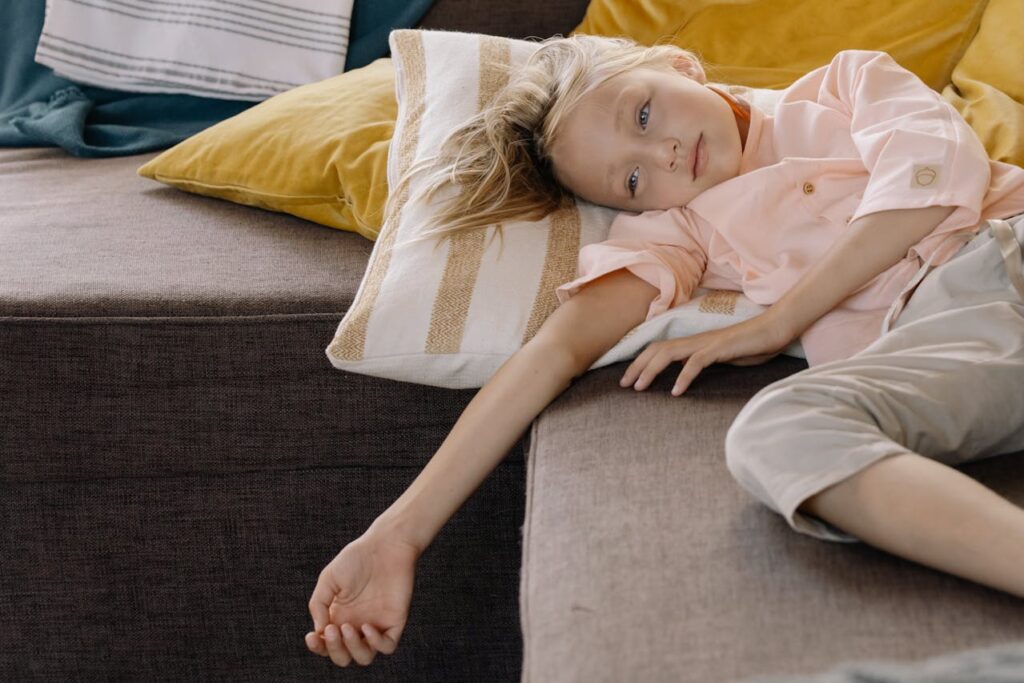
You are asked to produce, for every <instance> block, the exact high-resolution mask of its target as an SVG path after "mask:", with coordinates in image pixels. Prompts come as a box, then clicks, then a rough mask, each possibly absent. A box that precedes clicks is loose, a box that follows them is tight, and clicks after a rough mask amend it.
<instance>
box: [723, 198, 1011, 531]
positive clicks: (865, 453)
mask: <svg viewBox="0 0 1024 683" xmlns="http://www.w3.org/2000/svg"><path fill="white" fill-rule="evenodd" d="M968 238H969V236H968ZM1021 244H1024V214H1020V215H1017V216H1014V217H1012V218H1009V219H1007V220H990V221H987V222H986V225H984V226H982V228H981V230H979V232H978V234H977V235H975V236H974V237H973V239H970V241H969V242H967V244H966V245H965V246H964V247H963V248H961V249H960V250H959V251H958V252H957V253H956V255H955V256H954V257H953V258H952V259H950V260H949V261H947V262H946V263H944V264H942V265H941V266H938V267H932V265H931V264H930V263H926V264H924V265H922V267H921V269H920V270H919V271H918V274H917V276H916V277H915V279H914V280H912V281H911V284H910V285H908V290H909V289H910V288H911V287H912V286H913V285H915V284H916V283H919V284H916V289H914V290H912V293H910V298H909V300H907V299H906V297H905V296H903V298H902V300H901V301H900V302H898V303H900V304H903V302H904V301H905V306H898V305H897V304H894V305H893V308H892V309H891V310H890V316H889V317H887V318H886V320H885V322H884V323H883V326H882V335H881V337H879V338H878V339H877V340H875V342H874V343H873V344H871V345H870V346H868V347H867V348H866V349H864V350H863V351H861V352H860V353H857V354H856V355H854V356H852V357H850V358H846V359H841V360H836V361H832V362H829V363H823V364H821V365H818V366H815V367H813V368H808V369H806V370H803V371H801V372H798V373H795V374H793V375H790V376H788V377H786V378H784V379H782V380H779V381H778V382H774V383H772V384H769V385H768V386H766V387H764V388H763V389H761V391H759V392H758V393H757V394H755V395H754V396H753V398H751V399H750V401H749V402H748V403H747V404H746V405H745V406H744V407H743V409H742V410H741V411H740V413H739V415H737V416H736V420H735V421H734V422H733V424H732V425H731V426H730V428H729V431H728V433H727V434H726V439H725V454H726V464H727V466H728V468H729V471H730V473H732V475H733V477H735V478H736V480H737V481H738V482H739V484H740V485H741V486H742V487H743V488H744V489H745V490H746V491H748V492H749V493H750V494H751V495H753V496H754V497H755V498H757V499H758V500H760V501H761V502H762V503H764V504H765V505H767V506H768V507H769V508H771V509H772V510H774V511H776V512H778V513H779V514H781V515H782V516H783V517H784V518H785V519H786V521H787V522H788V523H789V525H790V527H792V528H793V529H794V530H796V531H798V532H800V533H804V534H808V535H810V536H814V537H817V538H820V539H823V540H830V541H842V542H847V543H856V542H859V541H860V539H858V538H856V537H855V536H852V535H850V534H847V533H845V532H843V531H842V530H840V529H838V528H836V527H834V526H832V525H830V524H828V523H827V522H825V521H824V520H821V519H818V518H817V517H814V516H812V515H806V514H804V513H803V512H797V508H798V507H799V506H800V505H801V504H802V503H803V502H804V501H805V500H806V499H807V498H809V497H811V496H813V495H814V494H816V493H818V492H820V491H822V490H823V489H825V488H828V487H829V486H831V485H833V484H835V483H837V482H840V481H842V480H843V479H846V478H847V477H850V476H851V475H853V474H855V473H857V472H858V471H860V470H862V469H864V468H865V467H867V466H869V465H871V464H873V463H875V462H877V461H879V460H881V459H882V458H886V457H889V456H891V455H897V454H901V453H907V452H908V451H910V452H913V453H917V454H919V455H922V456H925V457H928V458H932V459H934V460H937V461H939V462H942V463H944V464H947V465H951V466H955V465H958V464H961V463H964V462H969V461H972V460H979V459H982V458H988V457H992V456H995V455H1001V454H1006V453H1014V452H1016V451H1020V450H1024V274H1022V266H1021ZM905 294H908V291H907V290H905ZM894 313H898V316H895V315H893V314H894ZM1021 466H1022V467H1024V462H1022V463H1021Z"/></svg>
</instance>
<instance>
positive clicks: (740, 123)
mask: <svg viewBox="0 0 1024 683" xmlns="http://www.w3.org/2000/svg"><path fill="white" fill-rule="evenodd" d="M708 89H709V90H712V91H714V92H716V93H718V94H719V95H721V96H722V99H724V100H725V101H726V103H727V104H728V105H729V107H730V108H731V109H732V113H733V116H735V117H736V127H737V128H739V131H740V148H741V149H743V148H745V147H746V146H747V131H748V130H750V105H749V104H748V103H747V101H746V100H744V99H743V98H741V97H734V96H732V95H727V94H726V93H724V92H722V91H721V90H719V89H718V88H714V87H712V86H710V85H709V86H708Z"/></svg>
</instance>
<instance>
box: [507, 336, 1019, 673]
mask: <svg viewBox="0 0 1024 683" xmlns="http://www.w3.org/2000/svg"><path fill="white" fill-rule="evenodd" d="M805 368H806V364H805V363H804V362H803V361H799V360H797V359H793V358H787V357H784V356H779V357H777V358H775V359H773V360H772V361H770V362H769V363H766V364H764V365H760V366H753V367H735V366H731V365H726V364H715V365H712V366H711V367H708V368H705V369H704V370H703V371H702V372H701V374H700V376H699V377H698V378H697V379H696V381H695V382H694V383H693V384H692V385H691V387H690V388H689V389H688V390H687V392H686V394H684V395H683V396H678V397H674V396H671V395H670V394H669V390H670V389H671V387H672V383H673V382H674V381H675V376H676V374H678V373H677V372H663V373H661V375H659V376H658V377H657V378H656V379H655V381H654V382H653V383H652V385H651V386H650V387H649V388H648V389H646V390H645V391H643V392H636V391H635V390H633V389H631V388H621V387H619V385H618V380H619V377H620V376H621V375H622V372H623V371H624V370H625V366H624V365H620V366H618V367H609V368H601V369H599V370H595V371H592V372H589V373H587V374H586V375H583V376H582V377H580V378H579V379H578V380H577V381H576V382H575V383H574V384H573V386H572V388H571V389H569V390H568V391H567V392H565V393H563V394H562V395H560V396H559V397H558V398H557V399H555V401H553V402H552V403H551V404H550V405H549V406H548V407H547V408H545V410H544V412H543V413H541V415H540V416H539V417H538V418H537V420H535V421H534V423H533V427H532V432H531V435H530V447H529V451H528V453H527V472H526V476H527V500H526V520H525V526H524V535H523V544H524V545H523V569H522V577H521V583H520V592H519V603H520V605H519V609H520V619H521V621H522V630H523V647H524V653H523V655H524V660H523V676H522V679H521V681H522V682H523V683H541V682H542V681H550V680H559V681H588V682H590V681H593V682H595V683H606V682H607V683H611V682H614V681H673V682H680V683H704V682H706V681H716V682H717V681H723V682H726V681H728V682H730V683H731V682H733V681H738V679H740V678H741V677H746V676H754V675H758V674H760V675H766V674H801V673H811V672H817V671H820V670H824V669H830V668H832V667H833V666H835V665H836V664H838V663H839V662H842V661H850V660H875V659H891V660H900V661H908V660H917V659H922V658H925V657H932V656H936V655H941V654H944V653H949V652H953V651H959V650H962V649H966V648H976V647H985V646H990V645H997V644H1001V643H1005V642H1008V641H1012V640H1017V641H1022V640H1024V611H1022V610H1021V601H1020V600H1017V599H1014V598H1013V597H1012V596H1008V595H1007V594H1006V593H1004V592H1002V591H997V590H994V589H990V588H987V587H984V586H981V585H979V584H976V583H973V582H971V581H967V580H965V579H961V578H958V577H955V576H952V575H950V574H946V573H944V572H940V571H937V570H934V569H931V568H930V567H926V566H924V565H919V564H915V563H912V562H909V561H907V560H904V559H902V558H898V557H895V556H893V555H890V554H887V553H885V552H884V551H881V550H878V549H876V548H873V547H871V546H869V545H867V544H862V543H861V544H838V543H826V542H822V541H820V540H818V539H815V538H811V537H808V536H803V535H800V534H796V533H794V532H793V531H792V529H790V528H789V526H788V525H787V524H786V522H785V520H784V519H783V518H782V517H780V516H779V515H778V514H777V513H775V512H774V511H772V510H769V509H767V508H766V507H764V506H763V505H762V504H761V503H760V502H759V501H756V500H753V499H752V498H751V497H750V496H749V495H748V494H747V493H746V492H745V491H743V490H742V489H741V488H740V487H739V485H738V484H736V482H735V480H734V479H733V478H732V476H731V475H730V473H729V471H728V469H727V467H726V462H725V450H724V444H725V435H726V432H727V431H728V429H729V427H730V425H731V424H732V422H733V420H734V418H735V417H736V416H737V415H738V414H739V411H740V410H741V408H742V407H743V405H744V404H745V403H746V402H747V401H748V400H749V399H750V398H751V396H752V395H753V394H754V393H756V392H757V390H758V389H759V388H760V387H763V386H765V385H767V384H769V383H771V382H774V381H776V380H780V379H783V378H785V377H787V376H789V375H791V374H793V373H794V372H796V371H799V370H802V369H805ZM754 369H756V370H757V372H755V373H752V374H748V373H749V371H750V370H754ZM808 447H809V448H813V444H808ZM1021 456H1024V453H1016V454H1008V455H1004V456H997V457H993V458H990V459H988V460H982V461H977V462H973V463H967V464H965V465H964V466H963V467H962V471H963V472H965V473H966V474H968V475H969V476H972V477H974V478H976V479H978V480H979V481H980V482H982V483H983V484H984V485H985V486H988V487H990V488H992V489H993V490H995V491H996V492H997V493H999V494H1000V495H1002V496H1004V497H1006V498H1008V499H1009V500H1010V501H1011V502H1013V503H1014V504H1016V505H1021V504H1024V472H1022V470H1021ZM820 680H821V683H825V680H828V681H833V680H838V679H836V678H829V679H825V678H824V677H822V679H820ZM844 680H845V679H844ZM886 680H887V681H888V680H889V679H886ZM900 680H903V679H900ZM910 680H913V681H921V680H923V679H919V678H913V679H907V683H910ZM943 680H954V679H952V678H950V679H943Z"/></svg>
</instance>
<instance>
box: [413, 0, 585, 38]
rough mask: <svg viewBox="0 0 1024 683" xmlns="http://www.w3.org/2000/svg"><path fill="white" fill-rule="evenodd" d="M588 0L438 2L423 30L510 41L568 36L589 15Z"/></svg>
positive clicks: (473, 0)
mask: <svg viewBox="0 0 1024 683" xmlns="http://www.w3.org/2000/svg"><path fill="white" fill-rule="evenodd" d="M587 1H588V0H524V1H522V2H508V1H507V0H505V1H503V2H498V1H497V0H437V2H435V3H434V4H433V5H432V6H431V8H430V9H429V10H427V13H426V14H425V15H424V16H423V19H422V21H420V23H419V28H432V29H440V30H446V31H470V32H474V33H486V34H488V35H493V36H506V37H508V38H527V37H529V36H537V37H539V38H547V37H549V36H553V35H555V34H556V33H558V34H561V35H563V36H564V35H568V33H569V31H572V30H573V29H574V28H576V27H577V26H578V25H579V23H580V22H581V21H583V15H584V14H585V13H586V11H587Z"/></svg>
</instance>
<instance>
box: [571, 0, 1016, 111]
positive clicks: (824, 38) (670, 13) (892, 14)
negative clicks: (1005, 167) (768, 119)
mask: <svg viewBox="0 0 1024 683" xmlns="http://www.w3.org/2000/svg"><path fill="white" fill-rule="evenodd" d="M986 2H987V0H943V1H942V2H935V0H901V1H900V2H893V0H829V1H828V2H808V0H744V1H741V2H737V1H736V0H687V2H678V0H591V2H590V4H589V5H588V6H587V12H586V15H585V16H584V17H583V21H582V22H581V23H580V25H579V26H577V27H576V29H575V30H574V31H573V33H589V34H593V35H603V36H615V35H624V36H628V37H630V38H633V39H634V40H636V41H637V42H639V43H642V44H645V45H653V44H655V43H659V42H663V43H672V44H675V45H678V46H680V47H682V48H684V49H687V50H692V51H693V52H695V53H697V55H698V56H700V57H701V59H702V60H704V61H705V62H706V68H705V70H706V71H707V75H708V80H710V81H714V82H721V83H736V84H739V85H747V86H751V87H755V88H775V89H778V88H785V87H787V86H789V85H791V84H792V83H793V82H794V81H796V79H798V78H799V77H800V76H802V75H804V74H805V73H807V72H808V71H811V70H813V69H816V68H817V67H819V66H823V65H825V64H828V63H829V62H830V61H831V60H832V57H834V56H835V54H836V52H839V51H840V50H844V49H861V50H884V51H885V52H888V53H889V54H890V55H892V57H893V59H895V60H896V61H897V62H899V64H900V65H901V66H903V67H904V68H906V69H908V70H910V71H913V72H914V73H915V74H917V75H918V76H919V77H920V78H921V80H922V81H924V82H925V83H927V84H928V85H929V86H930V87H931V88H932V89H934V90H936V91H941V90H942V88H943V87H944V86H945V85H946V84H947V83H949V79H950V75H951V73H952V71H953V67H954V66H955V65H956V63H957V62H958V61H959V60H960V57H961V55H962V54H963V53H964V50H965V49H966V48H967V45H968V43H969V42H970V40H971V38H972V37H973V36H974V34H975V33H977V30H978V24H979V22H980V20H981V16H982V13H983V12H984V9H985V5H986ZM1014 2H1017V3H1019V2H1020V0H1008V3H1007V4H1013V3H1014ZM1017 25H1018V26H1019V24H1017ZM1018 34H1019V32H1018ZM1017 40H1018V43H1019V41H1020V36H1019V35H1018V36H1017ZM1018 54H1019V52H1018ZM1010 63H1015V64H1018V65H1019V64H1021V62H1019V61H1018V62H1010ZM1007 68H1009V64H1008V65H1007Z"/></svg>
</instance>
